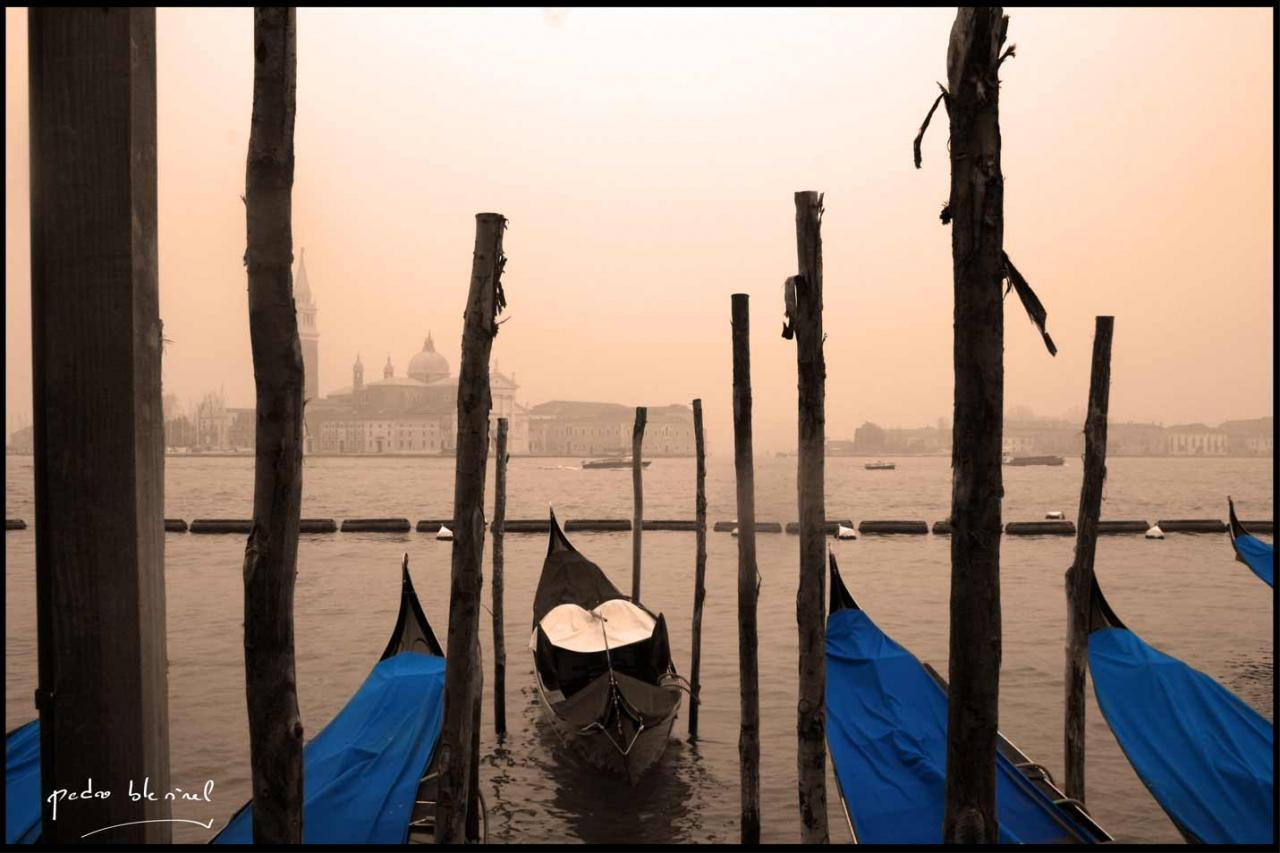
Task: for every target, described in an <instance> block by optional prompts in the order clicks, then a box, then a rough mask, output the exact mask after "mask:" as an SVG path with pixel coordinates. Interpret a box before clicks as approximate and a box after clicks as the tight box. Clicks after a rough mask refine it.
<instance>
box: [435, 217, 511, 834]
mask: <svg viewBox="0 0 1280 853" xmlns="http://www.w3.org/2000/svg"><path fill="white" fill-rule="evenodd" d="M506 226H507V220H506V219H505V218H503V216H502V215H501V214H497V213H477V214H476V244H475V252H474V254H473V256H472V261H471V289H470V292H469V293H468V295H467V310H466V313H465V314H464V315H463V323H462V368H461V370H460V371H459V374H458V443H457V448H458V455H457V462H456V464H455V468H454V481H453V482H454V485H453V570H452V580H451V583H450V595H449V644H448V648H447V649H446V653H447V654H448V655H449V666H448V667H446V668H445V688H444V722H443V723H442V725H441V730H440V746H439V749H440V787H439V792H438V795H437V796H438V803H437V806H436V841H438V842H440V843H445V844H448V843H455V844H456V843H460V842H462V841H463V840H464V839H465V838H466V830H467V812H468V810H469V809H468V804H469V800H470V794H471V791H472V790H473V789H472V785H471V774H472V773H475V772H478V768H477V767H476V763H477V762H476V759H477V757H478V756H477V755H475V754H473V753H472V744H473V729H474V728H475V708H476V702H478V701H479V695H478V694H479V685H480V587H481V584H482V577H481V566H482V563H483V561H484V479H485V462H486V458H487V456H488V453H489V410H490V408H491V405H492V400H491V398H490V396H489V353H490V351H491V349H492V348H493V338H494V336H495V335H497V334H498V321H497V316H498V313H499V312H500V311H501V310H502V309H503V307H505V306H506V298H505V296H504V294H503V291H502V268H503V265H504V264H505V262H506V258H505V257H504V256H503V254H502V232H503V230H504V229H505V228H506Z"/></svg>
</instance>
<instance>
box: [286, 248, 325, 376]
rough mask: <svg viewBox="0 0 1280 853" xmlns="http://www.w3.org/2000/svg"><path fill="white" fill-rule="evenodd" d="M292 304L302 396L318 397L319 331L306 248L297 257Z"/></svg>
mask: <svg viewBox="0 0 1280 853" xmlns="http://www.w3.org/2000/svg"><path fill="white" fill-rule="evenodd" d="M293 304H294V307H295V309H296V310H297V312H298V342H299V343H301V344H302V369H303V373H304V380H305V381H304V385H303V393H302V396H303V397H304V398H306V399H307V400H318V399H320V364H319V362H320V331H319V329H317V328H316V303H315V300H314V299H313V298H312V296H311V282H309V281H308V280H307V250H306V249H303V250H302V251H301V253H300V257H299V259H298V274H297V275H296V276H294V279H293Z"/></svg>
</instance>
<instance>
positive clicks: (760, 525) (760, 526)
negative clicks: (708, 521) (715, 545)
mask: <svg viewBox="0 0 1280 853" xmlns="http://www.w3.org/2000/svg"><path fill="white" fill-rule="evenodd" d="M711 529H712V530H714V531H715V532H716V533H732V532H733V531H735V530H737V529H738V522H736V521H717V522H716V523H715V526H714V527H712V528H711ZM832 530H833V531H834V530H835V528H834V527H833V528H832ZM781 532H782V522H780V521H757V522H756V533H781Z"/></svg>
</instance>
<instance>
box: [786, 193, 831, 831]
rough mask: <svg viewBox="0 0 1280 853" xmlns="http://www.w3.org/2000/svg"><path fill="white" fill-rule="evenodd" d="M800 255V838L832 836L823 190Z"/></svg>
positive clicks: (790, 292)
mask: <svg viewBox="0 0 1280 853" xmlns="http://www.w3.org/2000/svg"><path fill="white" fill-rule="evenodd" d="M795 202H796V255H797V258H798V260H799V268H800V274H799V275H796V276H793V277H792V278H789V279H787V284H786V294H785V297H786V312H787V325H786V326H785V327H784V329H783V337H786V338H790V337H792V336H793V335H794V337H795V339H796V372H797V374H798V377H799V397H798V402H799V447H798V451H799V459H798V468H799V470H798V472H797V487H798V492H799V503H800V588H799V590H798V591H797V592H796V623H797V625H798V627H799V630H800V699H799V702H798V703H797V709H796V711H797V714H796V716H797V720H796V733H797V738H798V741H799V743H798V750H797V756H796V761H797V765H798V766H797V770H798V780H799V793H800V840H801V841H802V842H803V843H805V844H826V843H827V841H828V840H829V837H828V831H827V742H826V731H825V720H826V705H825V692H826V684H827V680H826V671H827V667H826V646H825V643H826V618H825V617H826V609H825V601H826V594H825V587H826V571H827V555H826V535H827V534H826V526H827V525H826V521H827V519H826V496H825V483H824V480H823V466H824V464H825V455H826V447H825V442H826V414H825V411H824V407H825V399H826V379H827V367H826V362H825V360H824V359H823V355H822V341H823V337H824V334H823V331H822V232H821V228H822V195H821V193H817V192H812V191H809V192H798V193H796V195H795Z"/></svg>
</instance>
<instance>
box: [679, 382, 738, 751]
mask: <svg viewBox="0 0 1280 853" xmlns="http://www.w3.org/2000/svg"><path fill="white" fill-rule="evenodd" d="M693 445H694V454H695V456H696V457H697V463H696V464H697V475H696V478H697V483H696V490H695V497H694V503H693V514H694V537H695V545H694V556H693V660H692V661H691V662H690V664H689V737H691V738H696V737H697V736H698V699H699V696H700V695H701V692H700V689H699V688H700V683H701V679H700V673H701V671H702V603H703V601H704V600H705V599H706V597H707V455H706V445H705V444H704V442H703V438H702V400H700V399H699V400H694V401H693ZM739 536H741V532H739Z"/></svg>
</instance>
